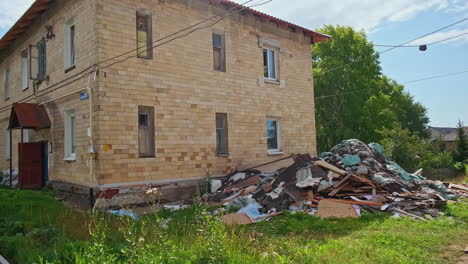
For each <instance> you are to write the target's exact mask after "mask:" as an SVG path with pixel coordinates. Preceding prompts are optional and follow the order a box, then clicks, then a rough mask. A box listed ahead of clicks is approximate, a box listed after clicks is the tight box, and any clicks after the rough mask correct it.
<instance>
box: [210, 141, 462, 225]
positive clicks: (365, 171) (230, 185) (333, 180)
mask: <svg viewBox="0 0 468 264" xmlns="http://www.w3.org/2000/svg"><path fill="white" fill-rule="evenodd" d="M289 159H292V161H293V163H292V165H290V166H289V167H285V168H281V169H278V170H274V171H260V170H256V169H255V168H258V167H260V166H257V167H254V168H250V169H248V170H245V171H242V172H236V173H233V174H232V175H229V176H228V177H227V179H226V180H224V181H223V182H222V183H221V184H220V182H215V183H214V187H213V185H212V190H215V192H213V193H211V194H209V195H208V196H207V197H206V199H207V202H208V204H209V205H217V206H224V207H228V208H237V209H240V210H239V211H238V212H237V213H234V214H227V215H224V216H223V220H224V221H225V223H226V224H249V223H254V222H257V221H261V220H264V219H267V218H269V217H271V216H274V215H278V214H281V213H282V212H283V211H285V210H289V211H292V212H295V211H303V212H305V213H308V214H314V215H318V216H320V217H358V216H360V215H361V213H362V211H366V212H370V213H372V212H379V211H387V212H390V213H391V214H392V215H393V216H394V217H399V216H410V217H412V218H415V219H420V220H426V219H428V218H433V217H437V216H440V215H442V214H443V213H442V211H441V210H440V207H441V206H442V205H444V204H446V202H447V200H456V199H457V198H458V197H460V196H468V187H467V186H464V185H456V184H448V185H447V186H446V185H444V184H443V183H442V182H440V181H431V180H427V179H426V178H424V177H423V176H422V170H418V171H417V172H415V173H408V172H406V171H405V170H404V169H403V168H401V167H400V166H399V165H398V164H397V163H395V162H392V161H390V160H388V159H387V158H386V157H385V155H384V150H383V148H382V146H380V145H379V144H377V143H371V144H369V145H366V144H365V143H363V142H361V141H359V140H356V139H351V140H344V141H343V142H341V143H340V144H338V145H337V146H335V147H334V148H333V149H332V150H331V152H326V153H322V154H321V155H320V156H319V157H312V156H310V155H309V154H303V155H301V154H297V155H292V156H290V157H289ZM282 160H285V158H282V159H280V160H278V161H282ZM272 163H273V162H269V163H268V164H272ZM220 185H221V186H220ZM222 211H224V210H217V211H216V212H222ZM216 212H215V213H216Z"/></svg>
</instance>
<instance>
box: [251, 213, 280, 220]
mask: <svg viewBox="0 0 468 264" xmlns="http://www.w3.org/2000/svg"><path fill="white" fill-rule="evenodd" d="M283 213H284V212H276V213H272V214H269V215H262V216H259V217H256V218H255V220H258V219H263V218H268V217H272V216H277V215H281V214H283Z"/></svg>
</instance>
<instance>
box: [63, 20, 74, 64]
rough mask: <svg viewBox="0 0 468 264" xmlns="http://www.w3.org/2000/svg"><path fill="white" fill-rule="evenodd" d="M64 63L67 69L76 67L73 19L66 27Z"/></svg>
mask: <svg viewBox="0 0 468 264" xmlns="http://www.w3.org/2000/svg"><path fill="white" fill-rule="evenodd" d="M63 28H64V41H65V43H64V48H63V51H64V55H63V56H64V63H65V69H70V68H72V67H73V66H75V23H74V20H73V18H72V19H70V20H68V21H67V22H66V23H65V25H64V27H63Z"/></svg>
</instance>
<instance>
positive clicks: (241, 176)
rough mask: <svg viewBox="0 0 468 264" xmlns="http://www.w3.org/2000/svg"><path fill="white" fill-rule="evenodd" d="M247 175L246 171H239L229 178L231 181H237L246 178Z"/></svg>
mask: <svg viewBox="0 0 468 264" xmlns="http://www.w3.org/2000/svg"><path fill="white" fill-rule="evenodd" d="M246 176H247V174H246V173H244V172H238V173H236V174H234V175H233V176H232V177H231V178H229V181H232V182H235V181H239V180H243V179H245V177H246Z"/></svg>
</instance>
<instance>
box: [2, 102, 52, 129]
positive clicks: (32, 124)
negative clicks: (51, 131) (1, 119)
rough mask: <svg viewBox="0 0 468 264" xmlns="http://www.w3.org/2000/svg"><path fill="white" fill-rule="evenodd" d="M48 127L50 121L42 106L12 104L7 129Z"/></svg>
mask: <svg viewBox="0 0 468 264" xmlns="http://www.w3.org/2000/svg"><path fill="white" fill-rule="evenodd" d="M47 127H50V119H49V115H48V114H47V111H46V109H45V107H44V106H43V105H38V104H29V103H14V104H13V108H12V109H11V114H10V124H9V125H8V128H9V129H17V128H26V129H38V128H47Z"/></svg>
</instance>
